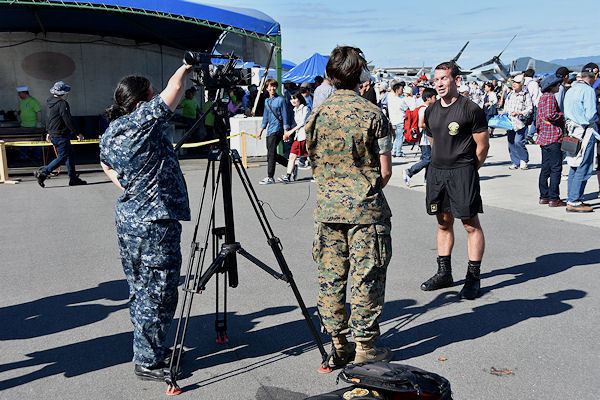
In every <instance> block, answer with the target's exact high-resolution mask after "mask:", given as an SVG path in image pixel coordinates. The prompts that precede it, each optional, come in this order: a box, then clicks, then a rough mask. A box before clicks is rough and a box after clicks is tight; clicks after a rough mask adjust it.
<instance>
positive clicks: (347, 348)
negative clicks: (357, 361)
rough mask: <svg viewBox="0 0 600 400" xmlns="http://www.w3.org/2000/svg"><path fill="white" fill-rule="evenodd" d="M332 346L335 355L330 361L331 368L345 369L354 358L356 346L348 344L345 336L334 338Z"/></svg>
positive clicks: (332, 338)
mask: <svg viewBox="0 0 600 400" xmlns="http://www.w3.org/2000/svg"><path fill="white" fill-rule="evenodd" d="M331 344H332V347H333V348H332V350H335V353H334V354H333V356H332V357H331V358H330V359H329V366H330V367H343V366H344V365H346V364H348V363H349V362H350V361H351V360H352V358H353V357H354V352H355V345H354V343H348V339H346V336H345V335H338V336H332V337H331Z"/></svg>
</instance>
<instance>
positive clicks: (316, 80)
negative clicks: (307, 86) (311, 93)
mask: <svg viewBox="0 0 600 400" xmlns="http://www.w3.org/2000/svg"><path fill="white" fill-rule="evenodd" d="M321 83H323V77H322V76H320V75H317V76H315V84H317V85H320V84H321Z"/></svg>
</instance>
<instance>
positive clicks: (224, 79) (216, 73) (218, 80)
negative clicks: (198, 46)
mask: <svg viewBox="0 0 600 400" xmlns="http://www.w3.org/2000/svg"><path fill="white" fill-rule="evenodd" d="M213 58H220V59H224V60H227V62H226V63H225V64H222V65H218V64H217V65H215V64H212V61H211V59H213ZM238 60H240V59H239V58H238V57H236V56H235V55H234V54H233V53H231V54H229V55H227V56H220V55H213V54H208V53H199V52H195V51H186V52H185V54H184V56H183V62H184V63H185V64H186V65H191V66H193V67H194V75H193V76H192V78H191V79H192V82H194V84H196V85H199V86H204V87H205V88H206V89H207V90H217V89H229V88H232V87H235V86H242V85H249V84H250V82H249V80H250V79H249V78H250V74H248V73H246V72H245V71H244V70H243V69H236V68H235V62H236V61H238Z"/></svg>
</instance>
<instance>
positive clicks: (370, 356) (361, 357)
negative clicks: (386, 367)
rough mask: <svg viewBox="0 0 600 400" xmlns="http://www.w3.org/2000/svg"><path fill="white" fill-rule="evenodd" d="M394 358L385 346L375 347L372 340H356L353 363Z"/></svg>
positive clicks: (385, 360) (387, 360) (386, 360)
mask: <svg viewBox="0 0 600 400" xmlns="http://www.w3.org/2000/svg"><path fill="white" fill-rule="evenodd" d="M392 358H394V353H393V352H392V350H390V349H389V348H387V347H375V346H373V342H372V341H368V342H356V356H354V364H358V363H361V362H363V361H383V362H389V361H391V360H392Z"/></svg>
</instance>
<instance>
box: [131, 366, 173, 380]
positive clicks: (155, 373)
mask: <svg viewBox="0 0 600 400" xmlns="http://www.w3.org/2000/svg"><path fill="white" fill-rule="evenodd" d="M165 367H166V365H165V363H162V362H161V363H159V364H158V365H155V366H154V367H149V368H146V367H142V366H141V365H137V364H136V365H135V368H134V369H133V372H134V373H135V375H136V376H137V377H138V379H141V380H143V381H160V382H164V380H165V372H164V370H165Z"/></svg>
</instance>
